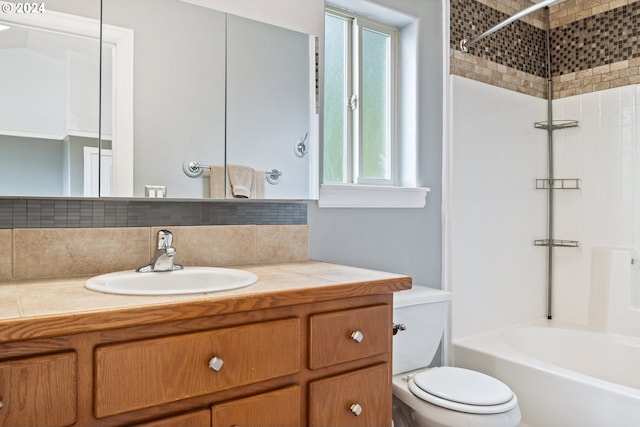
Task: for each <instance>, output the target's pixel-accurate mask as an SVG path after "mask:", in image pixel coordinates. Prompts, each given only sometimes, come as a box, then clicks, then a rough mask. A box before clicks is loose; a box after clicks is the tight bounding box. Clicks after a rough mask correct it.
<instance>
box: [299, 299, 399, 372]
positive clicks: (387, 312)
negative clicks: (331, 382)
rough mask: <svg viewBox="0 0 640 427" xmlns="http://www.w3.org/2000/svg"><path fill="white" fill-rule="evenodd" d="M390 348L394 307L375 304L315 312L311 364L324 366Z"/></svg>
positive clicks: (313, 367) (311, 332)
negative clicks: (328, 311)
mask: <svg viewBox="0 0 640 427" xmlns="http://www.w3.org/2000/svg"><path fill="white" fill-rule="evenodd" d="M390 351H391V308H390V306H389V305H374V306H371V307H362V308H355V309H351V310H342V311H336V312H330V313H322V314H314V315H313V316H311V320H310V333H309V367H310V368H311V369H317V368H324V367H326V366H332V365H336V364H338V363H343V362H349V361H352V360H358V359H362V358H365V357H369V356H374V355H376V354H382V353H386V352H390Z"/></svg>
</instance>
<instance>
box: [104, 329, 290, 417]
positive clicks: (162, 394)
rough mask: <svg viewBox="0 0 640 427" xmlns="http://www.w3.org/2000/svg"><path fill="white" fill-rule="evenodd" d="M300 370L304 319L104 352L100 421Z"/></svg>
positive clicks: (126, 345)
mask: <svg viewBox="0 0 640 427" xmlns="http://www.w3.org/2000/svg"><path fill="white" fill-rule="evenodd" d="M299 370H300V319H298V318H290V319H283V320H275V321H268V322H262V323H254V324H249V325H243V326H238V327H232V328H223V329H216V330H211V331H206V332H196V333H191V334H184V335H176V336H170V337H163V338H154V339H147V340H141V341H133V342H127V343H120V344H109V345H104V346H100V347H98V348H97V349H96V351H95V370H94V375H95V378H94V381H95V402H94V412H95V416H96V418H103V417H107V416H110V415H115V414H119V413H123V412H128V411H133V410H137V409H142V408H147V407H151V406H155V405H160V404H163V403H167V402H172V401H176V400H180V399H185V398H188V397H194V396H201V395H204V394H208V393H213V392H216V391H220V390H225V389H229V388H232V387H238V386H242V385H247V384H252V383H256V382H260V381H264V380H268V379H271V378H276V377H280V376H285V375H290V374H294V373H296V372H298V371H299Z"/></svg>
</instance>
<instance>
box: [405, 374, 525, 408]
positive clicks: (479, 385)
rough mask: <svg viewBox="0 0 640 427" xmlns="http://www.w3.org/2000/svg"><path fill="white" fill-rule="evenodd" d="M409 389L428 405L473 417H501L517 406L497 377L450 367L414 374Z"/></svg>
mask: <svg viewBox="0 0 640 427" xmlns="http://www.w3.org/2000/svg"><path fill="white" fill-rule="evenodd" d="M409 390H411V392H412V393H413V394H414V395H415V396H417V397H419V398H420V399H422V400H424V401H426V402H429V403H432V404H434V405H437V406H440V407H443V408H446V409H451V410H454V411H459V412H467V413H471V414H499V413H502V412H507V411H509V410H511V409H513V408H515V407H516V406H517V405H518V399H517V398H516V396H515V394H514V393H513V392H512V391H511V389H510V388H509V387H507V386H506V385H505V384H504V383H502V382H501V381H499V380H497V379H496V378H493V377H490V376H489V375H485V374H483V373H480V372H476V371H471V370H469V369H463V368H456V367H451V366H445V367H439V368H431V369H427V370H426V371H422V372H420V373H417V374H415V375H414V376H413V377H412V378H411V379H410V380H409Z"/></svg>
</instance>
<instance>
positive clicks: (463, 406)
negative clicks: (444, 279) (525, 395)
mask: <svg viewBox="0 0 640 427" xmlns="http://www.w3.org/2000/svg"><path fill="white" fill-rule="evenodd" d="M450 299H451V294H450V293H449V292H446V291H441V290H437V289H432V288H427V287H424V286H414V287H413V288H412V289H410V290H407V291H402V292H396V293H395V294H394V303H393V322H394V324H397V325H404V326H405V327H406V329H404V330H398V332H397V334H396V335H394V337H393V396H394V397H393V424H394V427H414V426H415V427H465V426H469V427H515V426H517V425H518V424H519V423H520V418H521V415H520V408H519V407H518V399H517V397H516V395H515V394H514V393H513V392H512V391H511V389H509V387H507V385H505V384H504V383H502V382H500V381H499V380H497V379H496V378H493V377H490V376H488V375H485V374H482V373H480V372H476V371H471V370H468V369H462V368H455V367H449V366H447V367H437V368H427V366H428V365H429V364H430V363H431V361H432V360H433V357H434V356H435V354H436V352H437V350H438V346H439V344H440V341H441V339H442V335H443V332H444V327H445V324H446V322H447V317H448V310H449V300H450ZM400 329H402V328H400Z"/></svg>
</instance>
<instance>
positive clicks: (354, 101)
mask: <svg viewBox="0 0 640 427" xmlns="http://www.w3.org/2000/svg"><path fill="white" fill-rule="evenodd" d="M349 108H350V109H351V111H355V110H356V108H358V95H356V94H355V93H354V94H353V95H351V96H350V97H349Z"/></svg>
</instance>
